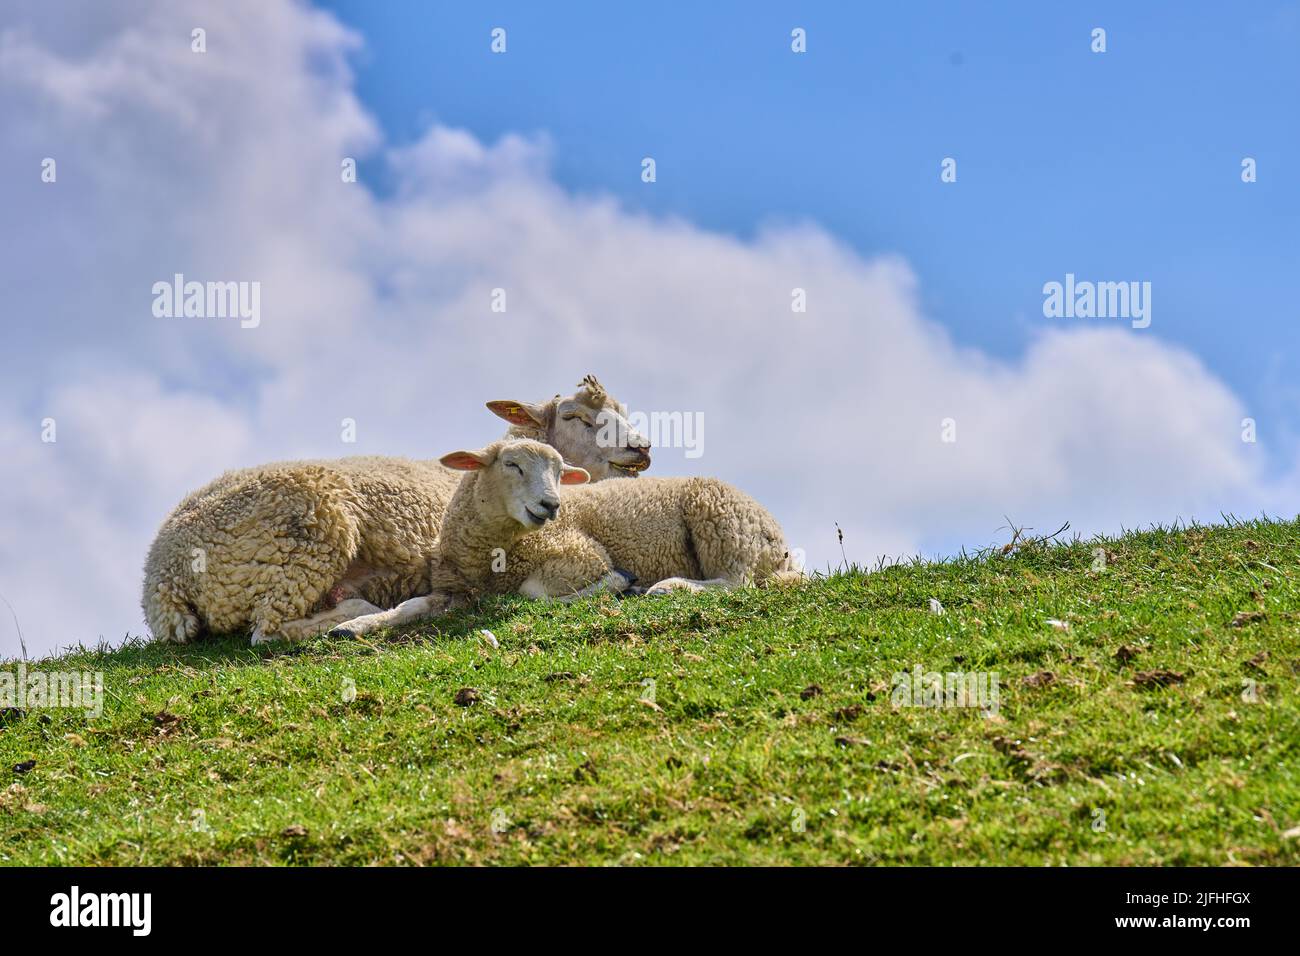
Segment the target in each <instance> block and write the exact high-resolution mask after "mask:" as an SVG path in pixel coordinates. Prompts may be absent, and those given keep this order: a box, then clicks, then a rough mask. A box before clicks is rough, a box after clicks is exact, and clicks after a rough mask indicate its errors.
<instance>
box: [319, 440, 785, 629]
mask: <svg viewBox="0 0 1300 956" xmlns="http://www.w3.org/2000/svg"><path fill="white" fill-rule="evenodd" d="M441 462H442V464H444V465H446V466H447V467H448V468H452V469H455V470H457V471H465V472H467V475H466V477H465V478H464V479H463V480H462V481H461V483H460V486H459V487H458V488H457V489H456V493H455V495H454V496H453V497H452V500H451V503H450V504H449V505H448V506H447V511H446V513H445V515H444V517H443V522H442V530H441V533H440V535H439V540H438V551H437V554H436V555H435V557H434V559H433V561H432V562H431V565H430V574H429V581H430V585H431V591H430V593H429V594H426V595H423V596H421V597H417V598H413V599H411V600H410V601H406V602H403V603H402V604H400V605H398V606H397V607H395V608H393V609H391V610H389V611H384V612H380V613H377V614H368V615H362V616H361V617H359V618H355V619H353V620H351V621H346V622H344V623H342V624H339V625H337V626H336V627H335V628H333V629H332V630H331V631H330V633H331V634H332V635H337V636H344V635H349V634H350V635H358V634H364V633H366V632H368V631H372V630H375V629H376V628H379V627H390V626H392V625H394V624H401V623H406V622H408V621H412V620H417V619H419V618H421V617H426V616H429V615H431V614H436V613H439V612H441V611H443V610H445V609H447V608H448V607H449V606H451V605H452V604H455V603H461V602H463V601H464V600H465V599H466V598H468V597H474V596H477V595H480V594H509V593H518V594H523V595H525V596H527V597H530V598H535V599H559V600H573V599H574V598H579V597H586V596H588V595H591V594H595V593H598V592H601V591H610V592H613V593H616V594H617V593H621V592H624V591H626V590H628V589H629V588H630V587H631V586H632V585H633V584H635V582H636V581H638V580H641V581H653V582H655V583H654V584H653V585H651V586H650V587H649V588H648V590H647V591H646V592H645V593H648V594H662V593H666V592H668V591H671V590H678V589H684V590H690V591H698V590H702V589H705V588H734V587H739V586H741V585H745V584H758V583H763V582H765V581H774V582H781V583H787V582H794V581H798V580H801V579H802V574H801V572H799V571H798V570H796V569H795V567H794V564H793V562H792V561H791V558H790V553H789V551H788V549H787V548H786V544H785V536H784V534H783V533H782V531H781V527H780V525H779V524H777V521H776V519H775V518H774V517H772V515H771V514H770V513H769V512H768V511H767V510H766V509H765V508H763V507H762V506H761V505H760V504H759V503H758V502H756V501H755V500H754V499H753V498H751V497H749V496H748V495H746V494H745V493H744V492H742V491H739V490H738V489H736V488H733V487H732V486H731V485H728V484H726V483H724V482H722V481H719V480H717V479H716V478H643V479H641V480H640V481H638V482H637V483H636V484H631V483H629V482H604V483H602V484H599V485H595V486H587V485H585V483H586V482H587V479H588V475H587V474H586V472H584V471H583V469H581V468H577V467H574V466H572V465H569V464H567V463H566V462H565V461H564V459H563V458H562V457H561V456H560V455H559V454H558V453H557V452H556V451H555V449H553V448H550V447H549V446H547V445H544V444H542V443H540V442H536V441H529V440H517V439H509V440H502V441H498V442H494V443H493V444H491V445H488V446H487V447H486V448H484V449H482V450H481V451H459V452H453V453H451V454H449V455H445V456H443V458H442V459H441ZM569 485H577V486H580V487H573V488H568V487H565V488H564V490H563V493H561V491H560V489H561V486H569Z"/></svg>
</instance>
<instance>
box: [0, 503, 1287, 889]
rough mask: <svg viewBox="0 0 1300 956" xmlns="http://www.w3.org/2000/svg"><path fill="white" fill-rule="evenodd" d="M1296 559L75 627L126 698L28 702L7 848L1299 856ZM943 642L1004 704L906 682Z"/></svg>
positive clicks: (627, 855)
mask: <svg viewBox="0 0 1300 956" xmlns="http://www.w3.org/2000/svg"><path fill="white" fill-rule="evenodd" d="M1099 547H1100V548H1102V549H1104V552H1103V554H1102V557H1103V558H1104V562H1105V565H1104V568H1102V569H1101V570H1097V566H1098V559H1097V549H1098V548H1099ZM1298 557H1300V523H1297V522H1280V523H1272V522H1249V523H1241V524H1234V525H1233V526H1231V527H1215V528H1192V529H1188V530H1178V531H1172V530H1152V531H1148V532H1141V533H1136V534H1130V535H1126V536H1124V537H1121V538H1117V539H1108V540H1097V541H1091V542H1087V543H1075V544H1069V545H1046V544H1043V543H1039V542H1030V543H1027V544H1023V545H1022V546H1018V547H1015V548H1012V549H1010V550H1009V551H1008V552H1006V553H994V554H989V555H983V556H980V557H974V558H964V559H961V560H956V561H951V562H945V563H938V564H921V563H918V564H909V565H900V566H894V567H888V568H885V569H883V570H880V571H877V572H876V573H872V574H864V573H859V572H853V573H849V574H842V575H835V576H832V577H829V578H825V579H820V580H817V581H815V582H813V583H811V584H809V585H807V586H805V587H801V588H795V589H787V590H770V591H759V590H750V591H742V592H734V593H727V594H724V593H714V594H706V595H698V596H692V595H676V596H673V597H666V598H640V599H631V600H627V601H624V602H617V601H614V600H612V599H607V598H606V599H601V600H592V601H586V602H582V603H579V604H574V605H538V604H530V603H527V602H523V601H518V600H513V599H511V600H501V601H496V602H493V603H491V604H489V605H486V606H485V607H483V608H482V609H480V610H479V611H477V612H476V613H474V614H472V615H471V614H461V615H458V616H455V617H452V618H448V619H444V620H442V621H440V622H439V623H437V624H436V625H434V624H428V625H424V626H417V627H413V628H409V629H406V630H403V631H399V632H394V633H391V634H389V635H387V636H385V637H384V638H383V639H379V640H365V641H333V640H324V639H321V640H317V641H314V642H312V643H309V644H306V645H302V646H297V647H292V648H289V647H280V648H278V649H277V648H270V649H266V648H261V649H258V650H253V649H250V648H249V647H247V646H246V642H245V641H243V640H237V639H233V638H232V639H228V640H222V641H213V642H205V643H202V644H199V645H195V646H192V647H186V648H172V647H157V646H130V647H127V648H124V649H120V650H116V651H112V652H108V653H99V652H92V651H83V652H78V653H73V654H70V655H66V656H64V657H62V658H59V659H57V660H53V661H46V662H43V663H42V664H41V665H40V667H41V668H42V669H44V670H69V669H77V670H102V671H103V672H104V679H105V685H106V688H107V700H106V704H105V709H104V713H103V715H102V716H101V717H99V718H98V719H93V720H92V719H88V718H87V717H86V716H85V715H84V714H83V713H81V712H79V711H67V710H53V709H46V710H36V709H29V710H27V711H26V712H14V711H10V712H5V713H0V862H3V863H7V864H13V863H26V864H41V863H50V864H58V863H67V864H72V863H77V864H93V863H115V864H138V863H142V864H164V863H243V864H249V863H307V864H323V863H397V864H432V863H462V862H468V863H577V862H581V863H623V864H636V863H649V864H654V863H726V864H741V863H749V864H784V863H819V864H840V863H856V864H902V863H907V864H950V863H961V864H977V863H997V864H1008V863H1009V864H1060V863H1069V864H1121V863H1127V864H1151V863H1163V864H1232V863H1239V864H1256V865H1259V864H1290V865H1295V864H1297V863H1300V830H1297V829H1296V828H1300V759H1298V758H1300V706H1298V699H1297V698H1298V694H1297V675H1298V674H1300V584H1298V581H1300V561H1298V560H1297V558H1298ZM931 598H935V599H937V600H938V601H940V602H941V603H942V606H943V609H944V613H942V614H935V613H933V612H932V611H931V609H930V606H929V602H930V599H931ZM1049 621H1055V622H1059V623H1049ZM482 628H490V629H491V630H492V631H493V632H494V634H495V635H496V637H497V638H498V639H499V641H500V647H499V648H498V649H493V648H492V647H490V646H489V645H488V643H487V642H486V641H485V640H483V639H481V638H480V637H478V632H479V630H480V629H482ZM917 665H921V667H922V668H923V669H924V670H925V671H934V672H949V671H952V672H964V673H966V672H977V673H991V672H996V673H997V675H998V680H999V688H1000V693H999V701H998V705H999V706H998V708H997V711H996V713H991V714H987V715H986V714H985V713H983V712H982V711H981V710H980V709H978V708H969V707H954V708H935V707H915V706H902V707H894V706H893V703H892V702H891V697H892V689H893V682H894V679H893V675H894V674H895V673H896V672H908V673H909V674H910V673H914V668H915V667H916V666H917ZM28 666H29V667H34V666H36V665H28ZM0 669H8V670H10V671H13V670H14V665H13V664H12V663H10V664H6V665H4V666H3V668H0ZM33 761H34V763H32V762H33ZM14 768H18V769H14ZM1287 831H1292V832H1291V834H1290V835H1288V832H1287Z"/></svg>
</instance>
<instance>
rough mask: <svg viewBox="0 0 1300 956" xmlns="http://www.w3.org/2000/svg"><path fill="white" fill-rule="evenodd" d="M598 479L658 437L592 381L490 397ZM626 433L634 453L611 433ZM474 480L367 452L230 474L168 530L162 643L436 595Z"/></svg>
mask: <svg viewBox="0 0 1300 956" xmlns="http://www.w3.org/2000/svg"><path fill="white" fill-rule="evenodd" d="M488 408H489V409H491V410H492V411H493V412H494V413H496V414H497V415H499V416H500V417H502V418H504V419H506V420H507V421H509V422H510V423H511V425H512V428H511V430H510V432H511V434H518V433H523V434H527V435H529V436H530V437H531V438H533V439H540V440H542V441H545V442H548V443H549V444H550V445H553V446H554V447H555V448H556V449H558V451H557V452H556V454H563V455H564V456H566V457H568V458H569V459H570V460H572V461H575V462H577V463H579V464H581V465H582V467H584V468H586V469H587V470H589V471H590V472H591V473H592V474H593V475H594V476H597V477H601V478H604V477H608V476H611V475H630V476H633V477H635V476H636V475H637V474H638V473H639V472H640V471H641V470H643V469H645V468H646V467H647V466H648V465H649V464H650V456H649V454H648V452H647V450H646V449H647V448H648V447H649V442H647V441H646V440H645V439H644V438H642V437H641V436H640V435H638V434H637V433H636V432H635V431H633V430H632V429H631V428H630V427H629V426H628V424H627V420H626V415H627V411H626V408H625V407H624V406H623V405H621V404H620V403H618V402H617V401H615V400H614V399H613V397H612V396H610V395H609V394H608V393H607V392H606V391H605V389H604V388H603V387H602V386H601V385H600V383H599V382H597V381H596V379H595V378H594V377H592V376H587V378H585V379H584V380H583V382H582V383H581V386H580V388H579V389H578V391H577V392H576V393H575V394H573V395H571V396H568V397H563V398H562V397H560V396H558V395H557V396H556V397H555V398H554V399H552V400H551V401H549V402H537V403H533V402H518V401H497V402H489V403H488ZM611 433H613V434H616V435H618V436H619V437H620V439H624V441H623V443H622V444H611V443H609V442H607V441H604V440H603V439H602V438H601V436H606V435H608V434H611ZM461 477H462V476H461V475H460V474H458V473H457V472H455V471H452V470H449V469H447V468H445V467H443V466H442V465H440V464H439V463H438V462H436V461H411V460H408V459H405V458H380V457H359V458H343V459H338V460H334V461H304V462H284V463H278V464H271V465H262V466H259V467H256V468H246V469H242V470H238V471H231V472H227V473H226V474H224V475H222V476H221V477H220V478H218V479H216V480H215V481H213V482H212V483H211V484H209V485H207V486H206V487H204V488H202V489H200V490H198V491H196V492H194V493H192V494H190V495H189V496H187V497H186V498H185V499H184V500H183V501H182V502H181V503H180V504H179V505H178V506H177V507H176V509H175V510H174V511H173V512H172V513H171V514H170V515H169V516H168V517H167V519H166V520H165V521H164V522H163V524H162V527H161V529H160V530H159V532H158V534H157V536H156V537H155V539H154V542H153V545H152V546H151V547H150V549H149V555H148V558H147V560H146V562H145V574H144V595H143V599H142V604H143V607H144V613H145V619H146V620H147V622H148V624H149V629H150V631H151V632H152V634H153V636H154V639H155V640H164V641H174V642H178V643H185V642H187V641H189V640H192V639H193V638H194V637H195V636H196V635H198V634H199V633H200V632H201V631H202V630H204V629H206V630H209V631H213V632H230V631H237V630H241V629H244V628H250V627H251V628H252V639H253V643H254V644H258V643H262V642H264V641H268V640H273V639H276V638H287V639H297V638H302V637H306V636H309V635H311V634H315V633H319V632H321V631H323V630H325V629H327V628H328V627H329V625H331V624H334V623H337V622H338V621H342V620H347V619H349V618H352V617H356V616H358V615H361V614H369V613H374V612H377V611H379V610H380V609H381V608H384V607H391V606H392V605H393V604H396V603H398V602H399V601H402V600H405V599H407V598H410V597H411V596H412V595H416V594H422V593H425V592H426V591H428V590H429V587H430V585H429V581H428V571H429V561H430V556H431V555H432V554H433V553H434V551H435V548H436V542H437V535H438V528H439V524H440V522H441V519H442V515H443V511H444V509H445V508H446V506H447V504H448V502H449V501H450V500H451V498H452V495H453V493H454V492H455V489H456V486H457V485H458V484H459V482H460V480H461Z"/></svg>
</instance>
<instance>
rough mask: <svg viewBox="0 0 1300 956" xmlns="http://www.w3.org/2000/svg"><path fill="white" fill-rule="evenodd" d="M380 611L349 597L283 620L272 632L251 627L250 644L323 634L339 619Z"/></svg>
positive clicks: (299, 639) (366, 602) (358, 599)
mask: <svg viewBox="0 0 1300 956" xmlns="http://www.w3.org/2000/svg"><path fill="white" fill-rule="evenodd" d="M380 611H381V609H380V608H378V607H376V606H375V605H373V604H371V603H370V602H369V601H365V600H362V599H361V598H349V599H347V600H345V601H340V602H339V603H338V604H337V605H335V606H334V607H332V608H330V609H329V610H328V611H321V612H320V613H319V614H313V615H312V616H311V617H304V618H300V619H298V620H296V621H285V622H284V623H283V624H281V625H280V627H279V628H278V629H277V630H276V631H275V632H274V633H272V634H267V633H265V632H264V631H263V630H262V629H261V627H255V628H254V629H253V637H252V644H253V646H254V647H257V646H258V645H259V644H270V643H271V642H272V641H302V640H306V639H307V638H309V637H315V636H316V635H317V634H324V633H325V632H326V631H328V630H329V629H330V627H331V625H334V624H338V623H339V622H341V621H349V620H351V619H352V618H354V617H360V616H361V615H363V614H374V613H378V612H380Z"/></svg>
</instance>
